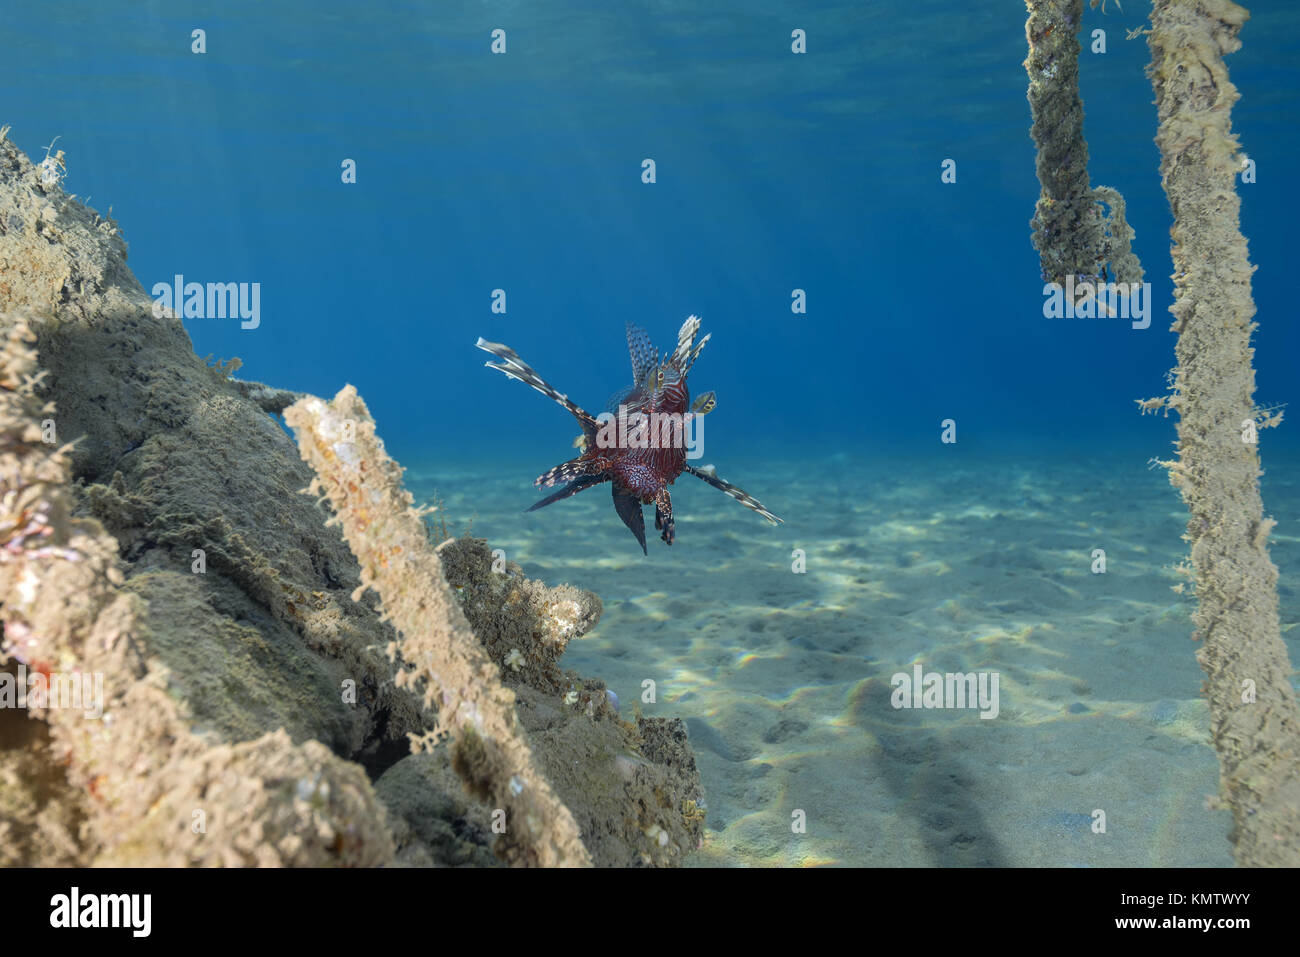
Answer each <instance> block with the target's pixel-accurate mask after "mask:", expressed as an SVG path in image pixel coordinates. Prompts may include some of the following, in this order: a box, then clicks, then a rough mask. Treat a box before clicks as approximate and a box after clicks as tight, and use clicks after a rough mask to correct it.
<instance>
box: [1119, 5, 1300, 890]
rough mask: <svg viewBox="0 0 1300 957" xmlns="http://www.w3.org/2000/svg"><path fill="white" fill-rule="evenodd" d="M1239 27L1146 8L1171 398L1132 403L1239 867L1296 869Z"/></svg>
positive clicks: (1296, 806)
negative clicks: (1161, 501)
mask: <svg viewBox="0 0 1300 957" xmlns="http://www.w3.org/2000/svg"><path fill="white" fill-rule="evenodd" d="M1248 16H1249V14H1248V13H1247V12H1246V10H1244V9H1243V8H1242V7H1239V6H1237V5H1236V4H1235V3H1231V2H1228V0H1156V2H1155V3H1154V5H1153V7H1152V11H1151V32H1150V36H1149V39H1148V43H1149V44H1150V48H1151V65H1150V67H1149V74H1150V77H1151V82H1152V85H1153V87H1154V88H1155V95H1156V106H1157V108H1158V113H1159V120H1160V128H1159V132H1158V133H1157V135H1156V143H1157V144H1158V145H1159V147H1160V155H1161V163H1160V172H1161V176H1162V183H1163V185H1164V189H1165V193H1166V195H1167V196H1168V197H1169V205H1170V206H1171V207H1172V210H1173V215H1174V226H1173V230H1172V237H1173V251H1172V255H1173V262H1174V304H1173V305H1172V306H1171V307H1170V311H1171V312H1172V313H1173V314H1174V324H1173V329H1174V331H1175V332H1177V333H1178V343H1177V346H1176V347H1175V351H1176V354H1177V357H1178V366H1177V368H1176V369H1175V370H1174V375H1175V378H1174V382H1173V387H1172V395H1169V396H1165V397H1163V398H1162V399H1158V400H1150V401H1148V402H1146V403H1143V406H1144V408H1146V409H1153V408H1156V407H1159V406H1160V405H1164V406H1167V407H1168V408H1172V409H1175V410H1176V411H1177V412H1178V417H1179V421H1178V443H1177V446H1178V459H1177V461H1175V462H1170V463H1165V464H1166V465H1167V466H1168V467H1169V470H1170V480H1171V481H1172V482H1173V484H1174V485H1175V486H1176V487H1177V488H1179V489H1180V490H1181V491H1182V495H1183V500H1184V501H1185V502H1186V503H1187V508H1188V511H1189V512H1190V513H1191V515H1190V518H1189V520H1188V523H1187V538H1188V539H1189V540H1190V542H1191V546H1192V550H1191V561H1192V569H1193V573H1194V576H1195V582H1196V600H1197V608H1196V612H1195V613H1194V615H1193V620H1194V622H1195V624H1196V637H1197V638H1199V639H1200V640H1201V641H1202V644H1201V647H1200V649H1199V651H1198V652H1197V658H1198V659H1199V661H1200V663H1201V667H1202V669H1204V671H1205V674H1206V676H1207V681H1206V684H1205V690H1206V693H1207V695H1208V697H1209V702H1210V724H1211V732H1212V735H1213V739H1214V746H1215V748H1216V749H1217V750H1218V753H1219V765H1220V773H1221V791H1222V796H1223V798H1224V799H1225V800H1226V801H1227V803H1228V805H1229V806H1230V807H1231V809H1232V813H1233V817H1234V820H1235V826H1234V828H1233V832H1232V840H1233V842H1234V844H1235V855H1236V859H1237V863H1238V864H1240V865H1255V866H1261V865H1262V866H1290V867H1295V866H1297V865H1300V711H1298V710H1297V707H1296V697H1295V692H1294V690H1293V689H1292V687H1291V682H1290V677H1291V674H1292V668H1291V663H1290V661H1289V660H1288V658H1287V652H1286V646H1285V645H1284V644H1283V642H1282V636H1281V629H1280V626H1279V620H1278V599H1277V569H1276V568H1275V567H1274V566H1273V563H1272V561H1271V560H1270V559H1269V556H1268V550H1267V541H1268V533H1269V531H1270V530H1271V529H1272V527H1273V526H1274V525H1275V524H1276V523H1275V522H1274V521H1273V519H1271V518H1265V517H1264V514H1263V503H1262V502H1261V500H1260V494H1259V475H1260V462H1259V452H1258V445H1257V443H1256V433H1257V431H1258V429H1260V428H1262V427H1264V426H1267V425H1276V424H1277V422H1278V421H1279V420H1280V418H1281V416H1280V415H1279V416H1274V417H1272V418H1270V417H1269V415H1268V413H1267V411H1265V410H1261V409H1260V408H1258V407H1257V406H1256V405H1255V403H1254V400H1253V398H1252V396H1253V394H1254V391H1255V370H1254V368H1253V367H1252V365H1251V357H1252V355H1253V350H1252V349H1251V345H1250V337H1251V333H1252V332H1253V331H1254V329H1255V323H1254V322H1253V321H1252V317H1253V316H1254V314H1255V304H1254V302H1253V301H1252V299H1251V292H1250V276H1251V273H1252V272H1253V270H1254V267H1253V266H1251V264H1250V260H1249V259H1248V258H1247V253H1246V239H1245V237H1244V236H1242V234H1241V229H1240V223H1239V219H1238V212H1239V210H1240V206H1241V202H1240V200H1239V199H1238V197H1237V192H1236V183H1235V177H1236V175H1237V173H1239V172H1240V171H1241V170H1242V156H1241V153H1240V152H1239V149H1238V145H1237V140H1236V138H1235V137H1234V136H1233V135H1232V132H1231V122H1230V110H1231V107H1232V104H1233V103H1234V102H1235V101H1236V100H1237V97H1238V93H1237V90H1236V88H1235V87H1234V86H1233V85H1232V83H1231V82H1230V81H1229V79H1228V71H1227V68H1226V67H1225V65H1224V62H1223V56H1224V54H1227V53H1232V52H1234V51H1236V50H1237V49H1239V48H1240V46H1241V41H1240V40H1238V38H1237V34H1238V31H1239V30H1240V28H1241V25H1242V24H1243V23H1244V22H1245V21H1246V19H1247V17H1248Z"/></svg>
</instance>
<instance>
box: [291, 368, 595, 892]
mask: <svg viewBox="0 0 1300 957" xmlns="http://www.w3.org/2000/svg"><path fill="white" fill-rule="evenodd" d="M284 419H285V421H286V422H287V423H288V424H289V425H290V426H291V427H292V428H293V430H294V434H295V435H296V436H297V437H298V446H299V449H300V450H301V452H302V457H303V459H304V460H306V461H307V462H308V463H309V464H310V465H311V467H312V468H313V469H315V470H316V475H317V478H316V479H315V480H314V481H313V482H312V487H311V491H313V492H316V493H318V494H323V495H324V496H325V497H326V498H328V499H329V502H330V504H331V505H332V506H333V508H334V511H335V513H336V515H337V518H335V519H331V524H340V525H342V526H343V537H344V539H346V540H347V543H348V547H350V548H351V549H352V553H353V554H354V555H356V557H357V561H358V563H360V565H361V582H362V586H361V588H359V589H358V590H357V591H358V594H357V595H355V596H354V598H359V597H360V592H361V591H364V589H365V588H367V587H369V588H374V589H375V590H376V591H377V592H378V593H379V596H380V598H381V599H382V600H383V614H384V617H385V618H386V619H388V620H390V621H392V623H393V625H394V626H395V627H396V628H397V630H398V632H399V634H400V640H399V641H398V642H395V643H394V644H393V646H392V647H390V648H389V654H390V656H393V657H399V658H400V661H401V662H402V664H401V665H400V666H399V668H398V670H397V678H396V680H397V683H398V685H399V686H422V687H423V690H424V700H425V703H426V704H427V705H432V706H434V707H436V709H437V712H438V715H437V731H436V732H434V733H431V734H429V735H426V736H425V737H424V738H422V739H417V740H416V741H415V742H414V744H416V745H417V746H418V747H423V748H426V749H427V748H432V746H433V745H434V743H435V742H436V741H437V739H438V738H439V737H441V736H442V735H443V734H447V735H450V738H451V750H452V766H453V767H454V768H455V769H456V772H457V774H459V775H460V777H461V780H462V781H464V783H465V785H466V787H467V788H469V789H470V790H471V791H472V792H473V793H474V794H475V795H476V796H477V797H479V798H481V799H482V800H485V801H487V802H489V804H490V806H492V807H493V808H500V809H501V810H503V811H504V812H505V819H504V824H505V831H504V833H503V834H502V836H501V843H500V845H499V848H498V851H499V853H501V854H502V856H503V857H504V858H505V859H506V860H507V861H509V862H510V863H512V864H524V865H540V866H542V867H556V866H590V865H591V858H590V856H589V855H588V854H587V849H586V848H585V847H584V846H583V843H582V839H581V837H580V835H579V833H578V825H577V823H576V822H575V821H574V819H573V815H572V814H571V813H570V812H569V809H568V808H567V807H565V806H564V803H563V802H562V801H561V800H560V799H559V797H557V796H556V794H555V792H554V791H553V790H552V789H551V786H550V784H549V783H548V782H547V781H546V779H545V778H544V777H542V775H541V773H540V772H539V771H538V770H537V767H536V765H535V762H534V761H533V756H532V752H531V751H530V750H529V747H528V742H527V741H526V740H525V739H524V735H523V729H522V727H521V726H520V724H519V720H518V718H517V716H516V715H515V696H514V692H512V691H511V690H510V689H509V688H506V687H505V686H503V685H502V684H501V676H500V674H499V672H498V671H497V666H496V665H495V664H493V662H492V659H491V658H489V657H488V654H487V652H486V650H485V649H484V648H483V645H482V644H481V643H480V642H479V640H478V638H477V637H475V635H474V632H473V631H472V630H471V628H470V625H469V622H468V621H466V619H465V614H464V612H463V611H461V608H460V605H459V604H458V603H457V602H456V599H455V596H454V595H453V594H452V592H451V588H450V587H449V586H448V585H447V582H446V579H445V578H444V577H443V573H442V562H441V560H440V559H439V558H438V555H437V554H436V553H435V552H434V550H433V548H432V547H431V546H430V545H429V542H428V533H427V532H426V530H425V526H424V521H423V520H422V519H421V517H420V512H418V511H417V510H416V509H415V508H413V507H412V499H411V495H410V493H409V492H407V491H406V490H405V489H404V488H403V487H402V469H401V466H399V465H398V464H397V463H396V462H394V461H393V460H392V459H391V458H389V456H388V454H387V452H385V450H384V444H383V442H382V441H380V439H379V437H378V436H377V435H375V423H374V420H373V419H371V417H370V413H369V411H368V410H367V409H366V405H365V403H364V402H362V401H361V397H360V396H358V395H357V392H356V389H354V388H352V387H351V386H348V387H347V388H345V389H343V391H341V392H340V393H339V394H338V395H337V396H335V397H334V400H333V401H332V402H324V401H322V400H321V399H317V398H314V397H308V398H304V399H302V400H300V401H299V402H296V403H295V404H294V405H291V406H290V407H289V408H288V409H286V410H285V413H284Z"/></svg>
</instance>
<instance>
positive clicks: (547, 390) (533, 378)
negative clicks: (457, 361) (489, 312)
mask: <svg viewBox="0 0 1300 957" xmlns="http://www.w3.org/2000/svg"><path fill="white" fill-rule="evenodd" d="M474 345H476V346H477V347H478V348H480V349H482V350H483V351H484V352H490V353H491V354H492V355H494V356H496V357H497V358H498V359H500V360H501V361H500V362H485V363H483V364H484V365H485V366H487V367H488V368H489V369H496V370H497V371H498V372H503V373H505V374H506V375H507V376H509V377H510V378H511V379H518V380H519V381H520V382H522V383H524V385H530V386H532V387H533V388H534V389H536V390H537V391H538V392H540V393H541V394H542V395H544V396H546V397H547V398H548V399H553V400H555V401H556V402H558V403H559V404H560V405H562V406H563V407H564V408H565V409H566V410H567V411H568V412H569V414H570V415H572V416H573V417H574V418H575V419H577V420H578V422H579V424H581V425H582V431H583V433H584V434H585V433H586V432H587V431H588V430H591V432H592V433H593V434H594V433H595V431H596V428H597V425H596V420H595V418H594V417H593V416H592V414H591V413H590V412H588V411H587V410H586V409H583V408H582V407H581V406H579V405H578V404H577V403H575V402H574V401H573V400H572V399H570V398H569V397H568V396H567V395H565V394H564V393H563V392H560V391H559V390H558V389H556V388H555V387H554V386H552V385H551V384H550V383H549V382H547V381H546V380H545V379H543V378H542V377H541V376H539V375H538V374H537V373H536V372H535V371H534V370H533V368H532V366H530V365H529V364H528V363H527V362H525V361H524V360H523V359H521V358H519V354H518V353H517V352H515V350H514V349H511V348H510V347H509V346H506V345H502V344H501V343H499V342H488V341H487V340H486V339H484V338H482V337H479V340H478V342H476V343H474Z"/></svg>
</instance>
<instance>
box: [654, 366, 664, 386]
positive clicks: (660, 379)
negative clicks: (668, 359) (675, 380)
mask: <svg viewBox="0 0 1300 957" xmlns="http://www.w3.org/2000/svg"><path fill="white" fill-rule="evenodd" d="M663 387H664V367H663V366H660V367H659V368H658V369H657V370H655V388H656V389H662V388H663Z"/></svg>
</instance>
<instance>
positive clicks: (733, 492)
mask: <svg viewBox="0 0 1300 957" xmlns="http://www.w3.org/2000/svg"><path fill="white" fill-rule="evenodd" d="M686 471H687V472H690V473H691V474H692V475H694V476H695V477H696V478H697V479H700V480H701V481H704V482H708V483H709V484H710V485H712V486H713V487H714V488H716V489H717V490H718V491H719V492H723V493H725V494H727V495H730V496H731V497H732V498H734V499H735V500H736V501H737V502H739V503H740V504H741V505H743V506H745V508H748V509H752V510H753V511H755V512H758V514H759V515H762V516H763V517H764V518H765V519H767V520H768V521H769V522H771V523H772V524H773V525H784V524H785V521H784V519H781V518H778V517H777V516H775V515H773V514H772V513H771V512H769V511H768V510H767V509H765V508H764V507H763V503H762V502H760V501H759V500H758V499H756V498H754V496H752V495H750V494H749V493H748V492H746V491H745V490H744V489H743V488H738V487H736V486H735V485H732V484H731V483H730V482H728V481H726V480H724V479H720V478H718V476H717V475H715V474H714V473H713V472H712V471H711V470H706V469H697V468H695V466H693V465H687V466H686Z"/></svg>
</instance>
